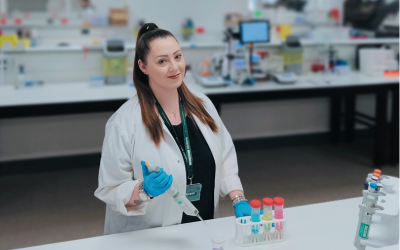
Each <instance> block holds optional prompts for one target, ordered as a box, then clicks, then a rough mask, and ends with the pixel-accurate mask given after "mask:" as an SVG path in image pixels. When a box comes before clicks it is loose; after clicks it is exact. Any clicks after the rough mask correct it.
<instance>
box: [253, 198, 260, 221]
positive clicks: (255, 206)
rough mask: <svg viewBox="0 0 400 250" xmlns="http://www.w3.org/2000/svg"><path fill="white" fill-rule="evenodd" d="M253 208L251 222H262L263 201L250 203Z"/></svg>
mask: <svg viewBox="0 0 400 250" xmlns="http://www.w3.org/2000/svg"><path fill="white" fill-rule="evenodd" d="M250 206H251V219H250V220H251V221H252V222H259V221H260V208H261V201H259V200H252V201H250Z"/></svg>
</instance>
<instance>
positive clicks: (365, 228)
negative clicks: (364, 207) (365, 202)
mask: <svg viewBox="0 0 400 250" xmlns="http://www.w3.org/2000/svg"><path fill="white" fill-rule="evenodd" d="M371 220H372V215H370V214H367V215H366V216H365V217H364V219H363V221H362V222H361V225H360V231H359V233H358V236H360V237H361V238H363V239H368V233H369V227H370V224H371Z"/></svg>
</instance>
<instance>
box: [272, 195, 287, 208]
mask: <svg viewBox="0 0 400 250" xmlns="http://www.w3.org/2000/svg"><path fill="white" fill-rule="evenodd" d="M284 203H285V200H284V199H283V198H282V197H275V198H274V204H275V205H276V206H283V204H284Z"/></svg>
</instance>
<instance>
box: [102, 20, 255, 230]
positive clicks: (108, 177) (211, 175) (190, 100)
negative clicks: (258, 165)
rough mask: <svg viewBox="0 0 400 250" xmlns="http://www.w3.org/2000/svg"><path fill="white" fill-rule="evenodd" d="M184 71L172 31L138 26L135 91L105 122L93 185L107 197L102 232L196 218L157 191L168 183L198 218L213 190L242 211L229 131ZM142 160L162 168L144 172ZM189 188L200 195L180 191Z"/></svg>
mask: <svg viewBox="0 0 400 250" xmlns="http://www.w3.org/2000/svg"><path fill="white" fill-rule="evenodd" d="M184 75H185V61H184V58H183V56H182V52H181V50H180V47H179V44H178V42H177V40H176V39H175V37H174V36H173V35H172V34H171V33H170V32H168V31H166V30H162V29H159V28H158V27H157V26H156V25H155V24H153V23H148V24H145V25H143V26H142V28H141V29H140V31H139V34H138V38H137V42H136V50H135V61H134V73H133V79H134V83H135V88H136V91H137V94H135V95H134V96H133V97H132V98H131V99H129V100H128V101H127V102H126V103H124V104H123V105H122V106H121V107H120V108H119V109H118V111H117V112H115V113H114V114H113V115H112V116H111V118H110V119H109V120H108V122H107V124H106V133H105V138H104V142H103V149H102V157H101V162H100V170H99V187H98V188H97V190H96V191H95V196H96V197H97V198H99V199H100V200H102V201H104V202H105V203H106V204H107V206H106V219H105V226H104V234H113V233H121V232H126V231H134V230H140V229H147V228H153V227H160V226H168V225H174V224H180V223H186V222H191V221H195V220H198V219H197V218H196V217H190V216H186V215H185V214H183V212H182V210H181V209H180V207H179V206H178V205H177V204H176V203H175V202H174V200H173V199H172V198H171V196H169V194H168V193H165V192H166V190H167V189H168V188H169V187H170V186H171V184H172V183H173V184H174V187H175V188H176V189H177V190H178V191H179V192H180V193H181V194H186V196H187V197H188V198H189V199H190V200H191V201H192V203H193V205H194V206H195V207H196V208H197V209H198V210H199V213H200V216H201V217H202V218H203V219H212V218H214V213H215V211H216V210H217V208H218V202H219V196H221V197H225V196H226V195H229V197H230V198H231V199H232V204H233V206H234V210H235V214H236V216H238V217H240V216H249V215H250V212H251V208H250V205H249V204H248V203H247V200H246V199H245V197H244V195H243V187H242V184H241V182H240V179H239V176H238V164H237V159H236V152H235V148H234V145H233V142H232V138H231V136H230V135H229V133H228V131H227V130H226V128H225V126H224V124H223V123H222V121H221V118H220V117H219V115H218V113H217V111H216V109H215V107H214V105H213V104H212V102H211V101H210V100H209V99H208V98H207V97H206V96H205V95H203V94H199V93H192V92H191V91H189V89H188V88H187V87H186V85H185V83H184V82H183V76H184ZM185 131H186V133H185ZM146 161H148V162H149V163H150V164H151V165H153V166H159V167H160V168H162V169H161V170H160V171H159V172H154V173H150V171H149V169H148V168H147V166H146V165H145V164H144V163H145V162H146ZM191 184H192V185H191ZM193 187H196V188H199V189H200V190H201V191H200V197H198V196H196V195H195V196H193V197H190V196H191V194H192V193H196V192H188V193H187V189H191V188H193ZM199 189H198V190H199Z"/></svg>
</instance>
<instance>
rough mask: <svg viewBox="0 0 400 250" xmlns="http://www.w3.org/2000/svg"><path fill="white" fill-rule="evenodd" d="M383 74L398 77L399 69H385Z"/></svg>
mask: <svg viewBox="0 0 400 250" xmlns="http://www.w3.org/2000/svg"><path fill="white" fill-rule="evenodd" d="M384 76H397V77H399V71H386V72H385V73H384Z"/></svg>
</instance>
